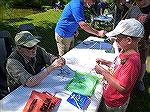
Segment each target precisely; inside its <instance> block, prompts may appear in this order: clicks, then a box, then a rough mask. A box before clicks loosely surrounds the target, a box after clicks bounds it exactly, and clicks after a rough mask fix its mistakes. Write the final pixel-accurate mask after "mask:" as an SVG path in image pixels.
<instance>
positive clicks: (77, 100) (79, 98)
mask: <svg viewBox="0 0 150 112" xmlns="http://www.w3.org/2000/svg"><path fill="white" fill-rule="evenodd" d="M67 101H68V102H69V103H71V104H72V105H74V106H75V107H77V108H78V109H87V108H88V106H89V104H90V102H91V100H90V98H89V97H88V96H85V95H81V94H78V93H75V92H73V93H72V94H71V95H70V96H69V98H68V99H67Z"/></svg>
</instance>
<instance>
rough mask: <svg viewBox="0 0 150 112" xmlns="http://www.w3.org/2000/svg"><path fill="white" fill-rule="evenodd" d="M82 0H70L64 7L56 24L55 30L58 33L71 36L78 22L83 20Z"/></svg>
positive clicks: (66, 36)
mask: <svg viewBox="0 0 150 112" xmlns="http://www.w3.org/2000/svg"><path fill="white" fill-rule="evenodd" d="M84 20H85V17H84V2H83V0H71V1H70V2H69V3H68V4H67V5H66V6H65V8H64V10H63V12H62V15H61V17H60V19H59V21H58V23H57V25H56V28H55V32H56V33H58V35H60V36H62V37H64V38H69V37H72V36H73V35H74V33H75V31H76V30H77V28H78V27H79V24H78V23H79V22H80V21H84Z"/></svg>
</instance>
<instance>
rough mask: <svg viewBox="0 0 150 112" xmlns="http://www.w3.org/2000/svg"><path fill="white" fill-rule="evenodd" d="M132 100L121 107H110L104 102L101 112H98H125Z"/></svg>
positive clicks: (99, 111)
mask: <svg viewBox="0 0 150 112" xmlns="http://www.w3.org/2000/svg"><path fill="white" fill-rule="evenodd" d="M129 101H130V98H129V99H128V100H127V101H126V103H125V104H124V105H122V106H119V107H109V106H107V105H106V104H105V102H104V101H102V104H101V105H100V106H101V107H100V110H98V112H125V111H126V109H127V107H128V104H129Z"/></svg>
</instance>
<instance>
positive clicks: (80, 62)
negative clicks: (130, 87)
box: [0, 37, 115, 112]
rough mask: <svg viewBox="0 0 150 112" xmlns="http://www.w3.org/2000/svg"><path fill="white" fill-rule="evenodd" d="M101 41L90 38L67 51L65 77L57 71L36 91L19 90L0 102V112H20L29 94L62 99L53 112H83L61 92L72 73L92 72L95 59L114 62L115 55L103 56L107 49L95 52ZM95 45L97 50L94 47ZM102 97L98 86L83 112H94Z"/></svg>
mask: <svg viewBox="0 0 150 112" xmlns="http://www.w3.org/2000/svg"><path fill="white" fill-rule="evenodd" d="M100 41H103V39H100V38H96V37H89V38H88V39H86V40H85V41H84V42H82V43H80V44H79V45H77V46H76V47H75V48H74V49H72V50H70V51H69V52H68V53H67V54H65V55H64V56H63V57H64V58H65V59H66V62H67V65H65V66H64V67H63V68H64V69H65V70H67V73H68V74H66V75H64V76H61V75H59V73H60V70H54V71H53V72H52V73H50V74H49V75H48V76H47V77H46V78H45V79H44V80H43V81H42V83H41V84H39V85H37V86H35V87H32V88H29V87H23V86H20V87H19V88H17V89H16V90H14V91H13V92H11V93H10V94H9V95H7V96H6V97H4V98H3V99H2V100H1V101H0V112H21V111H22V110H23V108H24V107H25V104H26V102H27V100H28V99H29V97H30V95H31V92H32V90H36V91H40V92H44V91H48V92H51V93H57V94H56V96H57V97H59V98H61V99H62V101H61V103H60V104H59V105H58V107H56V108H55V110H54V112H82V111H83V110H79V109H78V108H76V107H75V106H73V105H72V104H70V103H69V102H67V101H66V100H67V98H68V97H69V95H70V94H71V93H72V92H69V91H66V90H65V89H64V88H65V86H66V84H67V83H68V82H69V81H70V80H71V79H72V78H73V76H74V71H76V70H79V71H86V72H94V71H93V68H94V66H95V64H96V63H95V59H96V58H98V57H101V58H104V59H107V60H110V61H112V60H113V59H114V57H115V54H114V53H106V51H107V49H106V48H107V47H104V46H105V45H103V50H102V49H101V50H100V49H98V48H101V47H99V46H100V45H96V44H95V43H98V42H100ZM94 45H96V46H95V47H94ZM109 47H110V46H109ZM104 48H105V49H104ZM109 50H110V48H109ZM101 97H102V84H101V83H99V84H98V85H97V87H96V89H95V92H94V94H93V95H92V97H90V100H91V103H90V105H89V106H88V108H87V109H86V110H84V111H86V112H95V111H96V110H97V108H98V105H99V103H100V101H101Z"/></svg>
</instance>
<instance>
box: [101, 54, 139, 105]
mask: <svg viewBox="0 0 150 112" xmlns="http://www.w3.org/2000/svg"><path fill="white" fill-rule="evenodd" d="M140 69H141V62H140V55H139V53H137V52H134V53H132V54H130V55H124V54H123V53H120V55H119V56H118V57H117V58H116V59H115V60H114V62H113V65H112V68H111V75H113V76H114V77H115V78H116V79H117V80H118V81H119V83H120V85H121V86H123V87H124V88H126V89H127V90H128V91H127V92H125V93H121V92H119V91H117V90H116V89H115V88H113V87H112V86H111V85H110V84H107V85H106V86H105V87H104V92H103V97H104V100H105V103H106V104H107V105H108V106H110V107H118V106H121V105H123V104H124V103H125V102H126V101H127V100H128V98H129V97H130V94H131V91H132V90H133V87H134V85H135V83H136V81H137V79H138V77H139V73H140Z"/></svg>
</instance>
